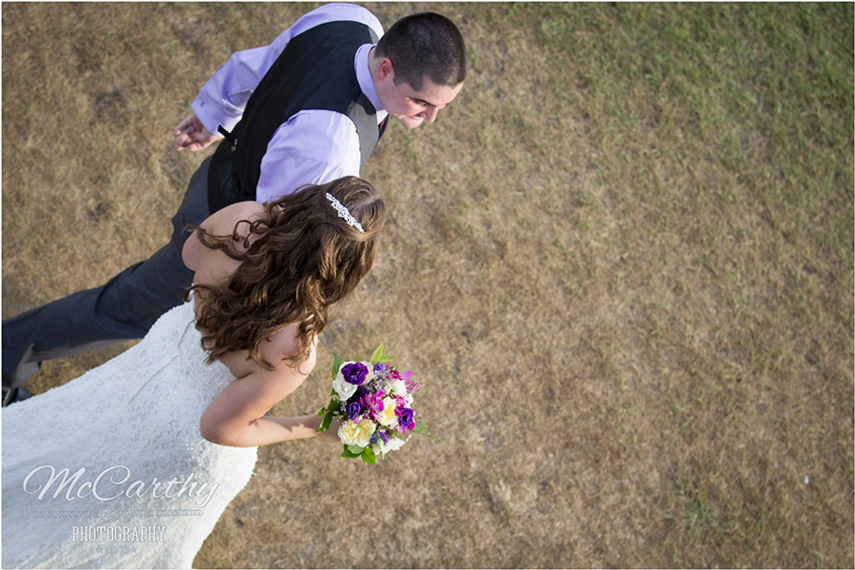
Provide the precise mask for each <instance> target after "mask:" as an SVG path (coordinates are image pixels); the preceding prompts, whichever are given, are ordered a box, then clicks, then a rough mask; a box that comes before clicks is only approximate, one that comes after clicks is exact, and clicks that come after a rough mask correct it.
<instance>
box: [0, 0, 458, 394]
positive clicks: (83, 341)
mask: <svg viewBox="0 0 855 570" xmlns="http://www.w3.org/2000/svg"><path fill="white" fill-rule="evenodd" d="M465 77H466V50H465V45H464V41H463V37H462V35H461V34H460V31H459V30H458V29H457V27H456V26H455V25H454V23H452V22H451V21H450V20H449V19H447V18H445V17H444V16H440V15H438V14H433V13H422V14H415V15H412V16H407V17H405V18H402V19H401V20H398V21H397V22H396V23H395V24H394V25H393V26H392V27H391V28H390V29H389V31H388V32H386V33H385V34H384V33H383V28H382V26H381V25H380V22H379V20H377V18H376V17H375V16H374V15H373V14H371V13H370V12H369V11H368V10H366V9H365V8H362V7H359V6H355V5H351V4H330V5H326V6H321V7H320V8H317V9H315V10H313V11H311V12H309V13H307V14H305V15H304V16H302V17H301V18H300V19H298V20H297V21H296V22H295V23H294V25H292V26H291V27H290V28H288V29H287V30H285V31H284V32H282V33H281V34H280V35H279V36H278V37H277V38H276V39H275V40H274V41H273V43H272V44H270V45H269V46H266V47H262V48H257V49H252V50H246V51H241V52H237V53H235V54H233V55H232V56H231V57H230V58H229V60H228V61H227V62H226V63H225V64H224V65H223V66H222V67H221V68H220V69H219V70H217V72H216V73H215V74H214V76H213V77H211V79H210V80H209V81H208V82H207V83H206V84H205V85H204V86H203V87H202V89H201V90H200V91H199V95H198V97H197V98H196V99H195V100H194V101H193V103H192V104H191V105H190V107H191V109H192V111H193V112H192V114H191V115H190V116H189V117H187V118H186V119H184V120H183V121H181V122H180V123H179V124H178V126H177V127H176V129H175V132H174V134H175V136H176V139H175V148H176V149H177V150H179V151H180V150H183V149H185V148H186V149H190V150H193V151H197V150H201V149H204V148H206V147H208V146H209V145H210V144H212V143H213V142H215V141H218V140H220V139H222V138H223V137H225V140H224V141H223V142H221V143H220V144H219V146H218V148H217V150H216V151H215V152H214V154H213V155H212V156H210V157H208V158H206V159H205V161H204V162H202V165H201V166H200V167H199V169H198V170H197V171H196V173H195V174H194V175H193V176H192V178H191V180H190V184H189V185H188V188H187V192H186V194H185V196H184V200H183V202H182V204H181V207H180V208H179V209H178V213H177V214H176V215H175V216H174V217H173V218H172V225H173V234H172V240H171V241H170V243H169V244H168V245H166V246H165V247H163V248H162V249H160V250H159V251H158V252H157V253H155V254H154V255H153V256H152V257H151V258H149V259H148V260H146V261H143V262H140V263H137V264H136V265H133V266H131V267H129V268H127V269H126V270H125V271H123V272H121V273H119V274H118V275H116V276H115V277H114V278H113V279H111V280H110V281H109V282H107V283H106V284H104V285H102V286H101V287H97V288H95V289H89V290H86V291H80V292H78V293H75V294H73V295H70V296H69V297H66V298H64V299H60V300H58V301H54V302H52V303H49V304H47V305H44V306H42V307H39V308H37V309H33V310H31V311H28V312H27V313H24V314H22V315H19V316H17V317H15V318H12V319H9V320H8V321H5V322H4V323H3V362H2V368H3V405H4V406H5V405H7V404H9V403H11V402H14V401H16V400H20V399H24V398H25V397H27V394H26V392H24V390H23V389H22V388H21V387H20V386H21V384H23V383H24V382H25V381H26V380H27V379H28V378H29V377H30V376H32V375H33V374H35V373H36V372H37V371H38V369H39V366H40V363H41V362H42V361H43V360H48V359H51V358H58V357H61V356H69V355H72V354H77V353H80V352H84V351H87V350H92V349H94V348H99V347H102V346H107V345H110V344H114V343H116V342H120V341H122V340H126V339H133V338H141V337H142V336H144V335H145V334H146V332H147V331H148V329H149V328H150V327H151V325H153V324H154V322H155V321H156V320H157V318H158V317H160V315H162V314H163V313H165V312H166V311H168V310H169V309H171V308H172V307H174V306H176V305H179V304H180V303H181V297H182V294H183V292H184V289H185V288H186V287H188V286H189V285H190V283H191V279H192V272H191V271H190V270H189V269H187V267H185V266H184V264H183V262H182V260H181V249H182V247H183V245H184V241H185V240H186V238H187V236H188V233H187V232H185V231H184V228H185V226H187V225H188V224H190V225H198V224H200V223H201V222H202V221H203V220H205V218H207V217H208V216H209V215H210V214H212V213H213V212H215V211H217V210H219V209H220V208H222V207H224V206H226V205H228V204H231V203H234V202H238V201H243V200H257V201H259V202H268V201H270V200H273V199H276V198H277V197H279V196H282V195H285V194H288V193H290V192H293V191H294V190H296V189H297V188H299V187H300V186H302V185H303V184H309V183H313V184H322V183H325V182H329V181H331V180H334V179H336V178H339V177H342V176H346V175H359V173H360V172H361V170H362V168H363V166H364V165H365V161H366V160H367V159H368V156H369V155H370V154H371V151H372V150H373V148H374V146H375V145H376V144H377V142H378V140H379V138H380V137H381V136H382V134H383V131H384V130H385V127H386V120H387V117H388V116H391V117H393V118H395V119H397V120H398V122H400V123H401V124H402V125H403V126H404V127H406V128H408V129H412V128H415V127H417V126H419V125H420V124H421V123H422V122H424V121H427V122H429V123H432V122H433V121H434V120H435V119H436V115H437V112H438V111H439V110H440V109H442V108H443V107H445V106H446V105H447V104H448V103H450V102H451V101H452V100H453V99H454V98H455V97H456V96H457V94H458V93H459V92H460V89H461V88H462V87H463V80H464V79H465ZM259 78H260V80H259Z"/></svg>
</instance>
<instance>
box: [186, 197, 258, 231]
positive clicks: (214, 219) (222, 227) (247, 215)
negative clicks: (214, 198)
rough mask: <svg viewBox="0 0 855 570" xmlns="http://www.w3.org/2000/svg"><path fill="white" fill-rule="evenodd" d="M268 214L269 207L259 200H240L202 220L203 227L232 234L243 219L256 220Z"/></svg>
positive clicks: (207, 229)
mask: <svg viewBox="0 0 855 570" xmlns="http://www.w3.org/2000/svg"><path fill="white" fill-rule="evenodd" d="M266 215H267V208H265V206H264V205H263V204H259V203H258V202H254V201H252V202H238V203H236V204H231V205H229V206H226V207H225V208H223V209H222V210H218V211H217V212H215V213H213V214H211V215H210V216H209V217H208V219H206V220H205V221H204V222H202V228H203V229H204V230H205V231H206V232H209V233H211V234H214V235H228V234H231V233H232V231H233V230H234V228H235V226H236V225H237V224H238V223H239V222H241V221H243V220H249V221H250V222H254V221H256V220H258V219H260V218H263V217H264V216H266Z"/></svg>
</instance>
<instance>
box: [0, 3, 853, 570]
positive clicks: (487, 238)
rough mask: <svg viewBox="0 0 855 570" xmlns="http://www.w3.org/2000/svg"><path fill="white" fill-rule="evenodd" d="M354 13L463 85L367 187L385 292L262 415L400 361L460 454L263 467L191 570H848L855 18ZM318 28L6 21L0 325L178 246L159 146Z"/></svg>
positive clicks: (111, 10) (416, 6)
mask: <svg viewBox="0 0 855 570" xmlns="http://www.w3.org/2000/svg"><path fill="white" fill-rule="evenodd" d="M366 5H367V6H368V7H369V8H370V9H371V10H372V11H374V12H375V13H376V14H377V15H378V17H379V18H380V20H381V21H382V22H383V24H384V25H385V26H386V27H388V26H389V25H391V24H392V22H394V21H395V20H396V19H397V18H398V17H400V16H402V15H405V14H408V13H412V12H416V11H422V10H435V11H438V12H441V13H443V14H445V15H447V16H449V17H451V18H452V19H454V20H455V21H456V22H457V23H458V24H459V26H460V28H461V30H462V31H463V33H464V36H465V37H466V40H467V45H468V49H469V63H470V72H469V78H468V80H467V82H466V86H465V88H464V90H463V92H462V93H461V94H460V96H459V97H458V98H457V99H456V100H455V101H454V103H453V104H452V105H451V106H450V107H449V108H448V109H447V110H446V111H444V112H442V113H441V114H440V117H439V120H438V121H437V123H436V124H434V125H429V126H423V127H421V128H419V129H417V130H414V131H405V130H404V129H403V128H402V127H401V126H400V125H394V126H392V127H391V128H390V129H389V130H388V131H387V133H386V136H385V137H384V140H383V141H382V142H381V144H380V145H379V146H378V148H377V150H376V151H375V153H374V154H373V155H372V157H371V160H370V161H369V164H368V166H367V168H366V170H365V171H364V173H363V175H364V177H365V178H367V179H369V180H371V181H372V182H374V183H375V185H376V186H377V187H378V188H379V189H380V190H381V192H382V193H383V194H384V198H385V199H386V203H387V206H388V208H389V212H390V217H389V223H388V224H387V229H386V231H385V234H384V236H383V238H382V241H381V245H380V256H379V262H378V265H377V268H376V269H375V271H374V272H373V274H372V275H371V276H370V277H369V278H368V279H366V281H365V282H364V284H363V285H361V286H360V288H359V290H358V292H357V293H356V294H354V295H353V296H352V297H351V298H350V299H349V300H348V301H347V302H346V303H345V304H344V306H343V307H341V309H340V310H339V311H338V319H337V321H336V322H335V323H334V324H332V325H331V326H330V327H329V328H328V329H327V331H326V332H325V333H324V335H323V337H322V339H321V346H322V350H321V356H320V359H319V364H318V367H317V369H316V372H315V374H314V375H313V377H312V378H310V380H309V381H308V382H306V384H305V385H304V386H303V387H302V388H301V389H300V390H299V391H298V392H297V393H296V394H294V395H293V396H292V397H291V398H289V399H288V400H286V401H284V402H283V403H281V404H279V405H278V406H277V407H276V408H275V409H274V411H275V412H276V413H279V414H296V413H301V414H302V413H311V412H313V411H314V410H316V409H318V408H320V407H321V406H322V405H323V404H324V398H325V396H326V395H327V393H328V390H329V385H328V381H329V379H328V376H327V370H328V368H329V364H330V362H331V360H332V356H331V353H332V351H335V352H338V353H341V354H353V355H362V354H365V355H368V354H370V352H371V351H372V350H373V349H374V347H375V346H377V344H379V343H380V342H381V341H383V342H385V343H386V348H387V351H388V352H390V353H392V354H393V355H395V356H396V359H397V362H398V364H399V366H401V367H404V368H411V369H412V370H413V373H414V375H415V376H416V377H417V378H419V379H420V380H422V381H423V382H424V383H425V384H426V389H425V394H424V395H423V396H421V399H420V400H419V402H418V405H419V408H420V411H421V413H422V416H423V419H424V421H425V423H427V424H429V425H430V426H431V428H432V431H433V432H434V433H435V434H436V435H437V436H439V437H440V438H441V439H442V443H432V442H430V441H428V440H422V441H416V442H415V443H413V444H412V445H410V446H409V447H408V448H407V449H405V450H402V451H400V452H398V453H396V454H395V455H394V456H392V457H391V458H390V459H388V460H387V461H386V462H385V463H383V464H382V465H379V466H376V467H369V466H363V465H361V464H357V463H356V462H353V461H345V460H343V459H340V458H338V457H336V454H335V453H334V452H333V451H332V450H331V448H330V447H329V446H326V445H322V444H320V443H318V442H315V441H303V442H296V443H292V444H281V445H275V446H269V447H266V448H262V449H261V450H260V454H259V457H260V459H259V463H258V466H257V470H256V471H257V473H258V476H257V477H254V478H253V479H252V481H251V482H250V484H249V485H248V487H247V488H246V489H245V490H244V491H243V492H242V493H241V494H240V495H239V496H238V497H237V499H236V500H235V501H234V503H233V504H232V505H231V507H230V508H229V509H228V510H227V511H226V513H225V514H224V515H223V517H222V518H221V520H220V522H219V523H218V526H217V528H216V529H215V531H214V532H213V534H212V535H211V536H210V537H209V539H208V540H207V542H206V544H205V546H204V548H203V549H202V551H201V552H200V553H199V555H198V556H197V558H196V562H195V564H196V566H198V567H212V568H225V567H248V568H254V567H309V568H314V567H321V568H323V567H368V568H372V567H381V568H385V567H453V568H462V567H503V568H504V567H604V566H613V567H614V566H617V567H698V568H701V567H850V568H851V567H853V565H855V560H853V532H855V528H853V479H854V478H855V473H853V471H855V463H853V294H855V292H853V63H855V58H853V19H855V10H853V4H852V3H847V4H841V3H822V4H791V3H787V4H777V3H772V4H741V3H740V4H705V3H704V4H655V3H654V4H633V3H628V4H624V3H618V4H613V3H597V4H562V3H550V4H537V3H523V4H505V3H471V4H467V3H425V4H422V3H402V4H398V3H378V4H366ZM313 6H314V4H311V5H310V4H290V3H287V4H256V3H214V4H197V3H176V4H151V3H145V4H136V3H116V4H94V3H82V4H51V3H32V4H21V3H4V4H3V6H2V31H3V43H2V56H3V57H2V66H3V75H2V79H3V83H2V88H3V89H2V98H3V108H2V121H3V122H2V135H3V147H2V183H3V186H2V197H3V201H2V223H3V228H2V230H3V242H2V253H3V262H2V267H3V276H2V287H3V289H2V296H3V318H9V317H12V316H14V315H16V314H18V313H20V312H23V311H24V310H27V309H29V308H32V307H35V306H38V305H41V304H43V303H45V302H47V301H50V300H52V299H55V298H59V297H62V296H64V295H67V294H70V293H72V292H74V291H77V290H79V289H82V288H87V287H92V286H95V285H99V284H101V283H102V282H104V281H106V280H107V279H108V278H109V277H111V276H112V275H114V274H115V273H116V272H118V271H119V270H121V269H123V268H125V267H126V266H128V265H129V264H131V263H133V262H135V261H138V260H140V259H143V258H145V257H147V256H148V255H149V254H151V253H152V252H154V251H155V250H156V249H157V248H159V247H160V246H161V245H162V244H164V243H165V242H166V239H167V238H168V235H169V232H170V225H169V218H170V217H171V215H172V214H173V213H174V212H175V210H176V209H177V206H178V204H179V202H180V200H181V197H182V196H183V192H184V189H185V188H186V184H187V181H188V180H189V177H190V175H191V174H192V173H193V172H194V170H195V169H196V167H197V166H198V165H199V163H200V162H201V161H202V159H203V158H204V156H205V154H207V153H202V154H190V153H187V152H185V153H181V154H178V153H176V152H175V151H174V150H173V149H172V142H173V138H172V136H171V131H172V129H173V128H174V126H175V125H176V124H177V123H178V121H179V120H180V119H181V118H183V117H184V116H185V115H186V114H187V113H188V107H189V103H190V101H191V100H192V99H193V97H194V96H195V93H196V92H197V90H198V88H199V87H200V86H201V85H202V84H203V83H204V81H205V80H206V79H207V78H208V77H209V76H210V75H211V73H213V71H214V70H215V69H216V68H217V67H218V66H219V65H220V64H221V63H223V62H224V61H225V60H226V58H227V57H228V56H229V55H230V54H231V53H232V52H233V51H236V50H238V49H244V48H249V47H255V46H257V45H262V44H265V43H268V42H270V41H272V39H273V38H274V37H275V36H276V35H277V34H278V33H279V32H280V31H281V30H282V29H284V28H285V27H287V26H288V25H290V23H291V22H292V21H293V20H295V19H296V18H297V17H298V16H299V15H300V14H302V13H304V12H306V11H308V10H309V9H310V8H312V7H313ZM128 345H129V344H128V343H125V344H122V345H118V346H116V347H112V348H109V349H103V350H101V351H97V352H94V353H89V354H86V355H82V356H80V357H76V358H68V359H62V360H57V361H52V362H49V363H46V364H45V366H44V367H43V369H42V372H40V373H39V374H38V375H37V376H36V377H34V378H33V379H32V380H31V381H30V382H29V383H28V385H27V386H28V387H29V388H31V389H32V391H34V392H41V391H44V390H46V389H47V388H49V387H52V386H55V385H58V384H61V383H63V382H66V381H68V380H70V379H72V378H74V377H75V376H78V375H79V374H80V373H82V372H83V371H84V370H86V369H88V368H91V367H93V366H95V365H97V364H98V363H100V362H103V361H104V360H106V359H107V358H110V357H111V356H113V355H114V354H116V353H118V352H119V351H121V350H123V349H125V348H127V346H128ZM354 484H359V485H367V486H368V487H369V488H370V489H371V496H370V497H365V496H364V495H356V494H354V493H353V492H352V489H353V485H354Z"/></svg>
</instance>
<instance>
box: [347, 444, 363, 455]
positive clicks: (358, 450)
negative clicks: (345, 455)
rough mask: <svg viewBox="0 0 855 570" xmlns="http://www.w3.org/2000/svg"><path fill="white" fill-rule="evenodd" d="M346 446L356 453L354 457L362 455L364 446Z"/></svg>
mask: <svg viewBox="0 0 855 570" xmlns="http://www.w3.org/2000/svg"><path fill="white" fill-rule="evenodd" d="M345 447H346V448H347V450H348V451H349V452H351V453H353V454H355V455H354V457H359V456H360V455H362V449H363V448H361V447H359V446H358V445H347V446H345Z"/></svg>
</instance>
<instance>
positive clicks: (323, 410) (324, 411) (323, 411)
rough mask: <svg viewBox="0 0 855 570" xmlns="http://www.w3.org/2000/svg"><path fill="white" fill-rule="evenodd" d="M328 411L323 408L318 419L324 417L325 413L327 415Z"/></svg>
mask: <svg viewBox="0 0 855 570" xmlns="http://www.w3.org/2000/svg"><path fill="white" fill-rule="evenodd" d="M326 411H327V409H326V408H321V409H320V410H319V411H318V417H319V418H322V417H324V413H326Z"/></svg>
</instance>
